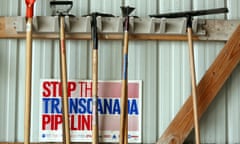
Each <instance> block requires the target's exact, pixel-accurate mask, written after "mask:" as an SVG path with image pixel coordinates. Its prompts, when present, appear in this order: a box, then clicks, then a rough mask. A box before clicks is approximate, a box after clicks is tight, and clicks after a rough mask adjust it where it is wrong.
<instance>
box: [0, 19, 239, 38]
mask: <svg viewBox="0 0 240 144" xmlns="http://www.w3.org/2000/svg"><path fill="white" fill-rule="evenodd" d="M97 23H98V31H99V33H100V34H99V39H102V40H120V39H122V31H123V28H122V24H123V18H122V17H98V18H97ZM65 24H66V38H67V39H76V40H77V39H79V40H89V39H91V35H90V32H91V25H90V24H91V17H89V16H88V17H69V16H66V18H65ZM239 24H240V21H239V20H209V19H194V21H193V32H194V38H193V39H194V40H209V41H212V40H213V41H226V40H227V39H228V38H229V37H230V35H231V34H232V33H233V31H234V30H235V29H236V27H237V26H238V25H239ZM25 31H26V24H25V17H21V16H18V17H0V38H1V39H9V38H11V39H12V38H13V39H14V38H16V39H18V38H25ZM58 31H59V23H58V17H55V16H36V17H34V18H33V38H35V39H57V38H58ZM129 38H130V39H131V40H186V39H187V36H186V19H185V18H180V19H179V18H178V19H166V18H162V19H159V18H134V17H131V18H130V35H129Z"/></svg>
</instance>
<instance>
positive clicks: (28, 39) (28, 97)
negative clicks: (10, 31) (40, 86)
mask: <svg viewBox="0 0 240 144" xmlns="http://www.w3.org/2000/svg"><path fill="white" fill-rule="evenodd" d="M26 30H27V33H26V43H27V45H26V80H25V114H24V118H25V119H24V144H29V142H30V126H31V92H32V91H31V86H32V18H28V19H27V24H26Z"/></svg>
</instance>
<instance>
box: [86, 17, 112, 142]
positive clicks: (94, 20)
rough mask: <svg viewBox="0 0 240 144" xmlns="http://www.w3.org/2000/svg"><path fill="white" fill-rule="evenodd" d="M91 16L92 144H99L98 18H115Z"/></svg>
mask: <svg viewBox="0 0 240 144" xmlns="http://www.w3.org/2000/svg"><path fill="white" fill-rule="evenodd" d="M84 16H91V17H92V20H91V37H92V144H98V143H99V139H98V137H99V132H98V110H97V109H98V30H97V17H98V16H102V17H113V15H112V14H105V13H98V12H93V13H91V14H89V15H84Z"/></svg>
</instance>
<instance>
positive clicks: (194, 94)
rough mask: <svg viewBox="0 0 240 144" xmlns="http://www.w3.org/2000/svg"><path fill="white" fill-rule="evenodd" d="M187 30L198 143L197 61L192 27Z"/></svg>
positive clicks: (197, 141) (197, 139)
mask: <svg viewBox="0 0 240 144" xmlns="http://www.w3.org/2000/svg"><path fill="white" fill-rule="evenodd" d="M187 31H188V47H189V61H190V70H191V84H192V98H193V115H194V127H195V139H196V144H200V132H199V123H198V107H197V89H196V87H197V86H196V75H195V63H194V49H193V42H192V28H188V29H187Z"/></svg>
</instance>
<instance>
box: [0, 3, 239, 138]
mask: <svg viewBox="0 0 240 144" xmlns="http://www.w3.org/2000/svg"><path fill="white" fill-rule="evenodd" d="M48 3H49V0H37V3H36V7H35V10H36V13H35V14H36V15H50V13H51V10H50V9H49V5H48ZM122 5H130V6H134V7H136V11H135V12H134V15H137V16H140V17H146V16H147V15H148V14H154V13H157V12H160V13H164V12H172V11H181V10H197V9H205V8H217V7H228V8H229V10H230V12H229V14H228V15H218V16H207V17H205V18H218V19H225V18H228V19H239V18H240V12H239V9H240V2H239V0H210V1H207V0H203V1H198V0H125V1H123V0H122V1H120V0H102V1H99V0H74V7H73V10H72V11H71V12H72V13H73V14H75V15H83V14H87V13H89V12H92V11H101V12H107V13H113V14H114V15H121V11H120V8H119V7H120V6H122ZM0 15H1V16H18V15H21V16H24V15H25V3H24V1H23V0H8V1H7V0H1V6H0ZM194 45H195V56H196V72H197V80H198V81H199V80H200V79H201V77H202V76H203V74H204V73H205V71H206V70H207V69H208V67H209V65H210V64H211V63H212V61H213V60H214V59H215V57H216V55H217V54H218V52H219V51H220V50H221V49H222V48H223V46H224V43H223V42H196V43H195V44H194ZM33 46H34V48H33V85H32V89H33V90H32V96H33V98H32V106H33V107H32V108H33V110H32V129H31V132H32V137H31V140H32V141H34V142H37V141H38V128H39V117H38V111H39V109H38V107H39V97H38V95H39V93H40V92H39V88H40V86H39V83H40V79H41V78H59V61H58V60H59V55H58V50H59V49H58V42H57V41H50V40H34V43H33ZM89 47H90V44H89V42H87V41H68V42H67V48H68V50H67V57H68V59H67V61H68V70H69V71H68V77H69V79H91V65H90V64H91V51H90V49H89ZM121 47H122V44H121V41H101V42H100V47H99V63H100V64H99V79H100V80H119V79H121ZM129 79H130V80H143V117H142V124H143V126H142V127H143V131H142V132H143V143H154V142H156V140H157V138H158V137H159V136H160V135H161V134H162V133H163V132H164V130H165V128H166V127H167V126H168V124H169V123H170V121H171V120H172V119H173V118H174V116H175V114H176V113H177V112H178V110H179V108H180V107H181V105H182V104H183V103H184V101H185V100H186V98H187V97H188V95H189V94H190V89H191V88H190V74H189V66H188V51H187V44H186V42H168V41H159V42H157V41H147V42H146V41H134V42H133V41H131V42H130V47H129ZM24 85H25V40H0V92H1V94H0V114H1V116H0V129H1V131H0V141H9V142H12V141H19V142H22V141H23V120H24V117H23V116H24V114H23V112H24ZM239 85H240V66H238V68H237V69H236V70H235V71H234V73H233V74H232V76H231V78H230V79H229V80H228V81H227V83H226V84H225V85H224V87H223V89H222V90H221V92H220V93H219V95H218V96H217V98H216V99H215V101H214V103H213V104H212V105H211V106H210V108H209V109H208V111H207V113H206V114H205V115H204V116H203V118H202V119H201V139H202V142H203V143H240V130H239V129H240V121H239V117H240V113H238V110H239V107H240V106H239V103H240V98H239V95H240V90H239V88H238V87H239ZM192 140H193V138H192V137H191V136H190V137H189V139H188V141H190V142H191V141H192Z"/></svg>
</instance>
